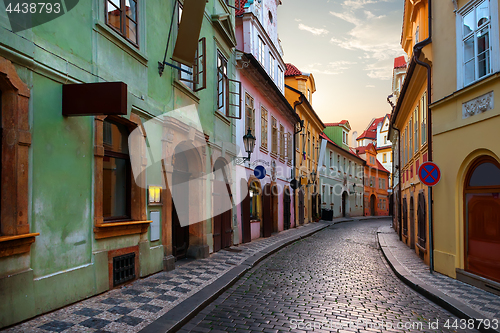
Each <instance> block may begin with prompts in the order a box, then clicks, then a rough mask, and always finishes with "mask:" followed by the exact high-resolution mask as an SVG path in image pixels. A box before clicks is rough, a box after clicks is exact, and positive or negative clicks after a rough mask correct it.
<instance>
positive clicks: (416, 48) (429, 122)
mask: <svg viewBox="0 0 500 333" xmlns="http://www.w3.org/2000/svg"><path fill="white" fill-rule="evenodd" d="M428 7H429V10H428V11H429V36H428V37H427V38H426V39H425V40H423V41H422V42H420V43H418V44H416V45H415V46H414V47H413V57H414V59H415V62H416V63H417V64H418V65H421V66H423V67H425V68H426V69H427V154H428V160H429V161H430V162H432V114H431V109H430V107H429V105H430V104H431V86H432V85H431V83H432V82H431V66H430V65H429V64H428V63H426V62H424V61H420V59H419V56H420V53H421V51H422V49H423V48H424V46H426V45H428V44H430V43H431V42H432V0H428ZM428 190H429V193H428V196H429V198H428V200H429V204H428V206H429V266H430V272H431V273H432V272H433V271H434V237H433V221H432V205H433V200H432V186H429V189H428Z"/></svg>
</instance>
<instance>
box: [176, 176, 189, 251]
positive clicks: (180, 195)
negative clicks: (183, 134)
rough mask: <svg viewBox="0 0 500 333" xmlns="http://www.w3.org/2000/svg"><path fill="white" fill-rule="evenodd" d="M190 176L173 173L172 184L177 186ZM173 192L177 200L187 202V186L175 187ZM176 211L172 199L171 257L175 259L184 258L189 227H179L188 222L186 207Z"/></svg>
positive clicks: (187, 243) (187, 245) (187, 244)
mask: <svg viewBox="0 0 500 333" xmlns="http://www.w3.org/2000/svg"><path fill="white" fill-rule="evenodd" d="M189 177H190V174H189V173H186V172H181V171H174V172H173V174H172V183H173V184H174V186H175V185H179V184H182V183H185V182H187V181H188V180H189ZM173 190H175V191H176V193H175V196H176V198H177V200H186V202H187V201H188V200H189V186H188V185H187V184H186V185H184V186H175V187H173ZM184 207H185V208H181V209H180V210H178V209H177V208H176V207H175V202H174V201H173V199H172V245H173V246H172V252H173V256H174V257H176V258H177V259H182V258H185V257H186V254H187V249H188V247H189V225H187V226H181V224H180V221H181V220H182V221H189V211H188V206H187V205H185V206H184Z"/></svg>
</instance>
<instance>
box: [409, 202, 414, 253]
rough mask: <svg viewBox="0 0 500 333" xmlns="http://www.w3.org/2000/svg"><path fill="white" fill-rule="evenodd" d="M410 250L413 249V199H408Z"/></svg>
mask: <svg viewBox="0 0 500 333" xmlns="http://www.w3.org/2000/svg"><path fill="white" fill-rule="evenodd" d="M409 222H410V248H411V249H414V248H415V204H414V200H413V197H410V216H409Z"/></svg>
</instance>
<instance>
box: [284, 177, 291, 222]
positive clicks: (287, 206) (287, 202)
mask: <svg viewBox="0 0 500 333" xmlns="http://www.w3.org/2000/svg"><path fill="white" fill-rule="evenodd" d="M290 204H291V199H290V190H289V189H288V187H286V188H285V193H284V195H283V228H284V229H285V230H287V229H290V215H291V214H290Z"/></svg>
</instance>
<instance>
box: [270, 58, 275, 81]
mask: <svg viewBox="0 0 500 333" xmlns="http://www.w3.org/2000/svg"><path fill="white" fill-rule="evenodd" d="M275 66H276V59H274V57H273V55H272V54H271V53H269V76H270V77H271V79H273V81H276V77H275V73H276V72H275Z"/></svg>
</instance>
